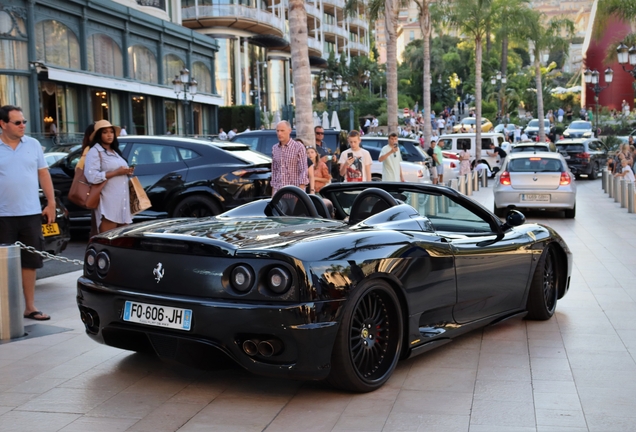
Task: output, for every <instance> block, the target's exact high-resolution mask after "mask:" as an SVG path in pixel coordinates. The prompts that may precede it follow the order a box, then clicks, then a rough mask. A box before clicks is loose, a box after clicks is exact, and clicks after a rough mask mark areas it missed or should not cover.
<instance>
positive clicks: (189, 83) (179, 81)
mask: <svg viewBox="0 0 636 432" xmlns="http://www.w3.org/2000/svg"><path fill="white" fill-rule="evenodd" d="M172 85H173V88H174V92H175V94H176V95H177V100H179V94H181V93H183V111H184V115H185V119H186V131H185V132H186V135H194V129H193V125H192V121H191V120H190V117H191V115H192V109H191V107H190V101H193V100H194V95H196V94H197V85H198V83H197V80H195V79H194V77H192V76H190V71H189V70H188V69H185V68H184V69H181V71H180V75H176V76H175V77H174V79H173V80H172ZM188 95H190V99H189V100H188Z"/></svg>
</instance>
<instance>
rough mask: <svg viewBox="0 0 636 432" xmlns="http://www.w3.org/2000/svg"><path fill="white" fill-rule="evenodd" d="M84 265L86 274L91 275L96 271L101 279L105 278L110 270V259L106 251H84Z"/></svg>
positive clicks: (91, 249)
mask: <svg viewBox="0 0 636 432" xmlns="http://www.w3.org/2000/svg"><path fill="white" fill-rule="evenodd" d="M84 265H85V267H86V271H87V273H93V272H95V271H97V274H98V275H99V276H101V277H105V276H106V273H108V270H110V257H109V256H108V253H106V251H101V252H99V253H97V251H96V250H95V249H93V248H90V249H88V250H87V251H86V256H85V257H84Z"/></svg>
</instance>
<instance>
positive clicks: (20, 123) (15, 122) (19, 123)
mask: <svg viewBox="0 0 636 432" xmlns="http://www.w3.org/2000/svg"><path fill="white" fill-rule="evenodd" d="M7 123H12V124H14V125H16V126H20V125H23V124H27V121H26V120H17V121H8V122H7Z"/></svg>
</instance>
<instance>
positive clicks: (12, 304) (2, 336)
mask: <svg viewBox="0 0 636 432" xmlns="http://www.w3.org/2000/svg"><path fill="white" fill-rule="evenodd" d="M23 314H24V295H23V293H22V266H21V264H20V248H19V247H18V246H16V245H0V340H8V339H13V338H19V337H22V336H24V316H23Z"/></svg>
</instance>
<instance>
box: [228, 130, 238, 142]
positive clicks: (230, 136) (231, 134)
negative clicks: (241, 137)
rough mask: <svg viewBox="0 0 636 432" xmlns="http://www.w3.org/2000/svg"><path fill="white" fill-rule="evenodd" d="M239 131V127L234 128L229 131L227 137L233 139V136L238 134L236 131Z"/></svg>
mask: <svg viewBox="0 0 636 432" xmlns="http://www.w3.org/2000/svg"><path fill="white" fill-rule="evenodd" d="M237 132H238V129H237V128H234V129H232V130H231V131H229V132H228V133H227V139H229V140H231V139H232V138H234V137H235V136H236V133H237Z"/></svg>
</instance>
